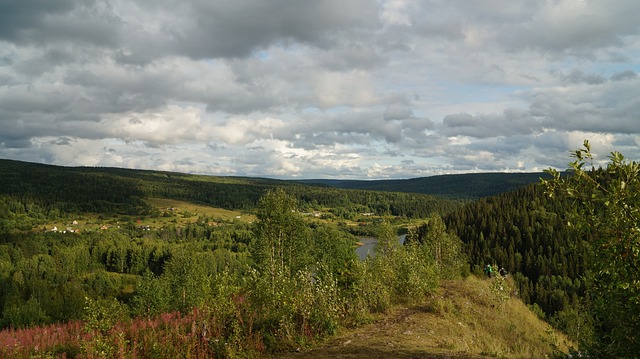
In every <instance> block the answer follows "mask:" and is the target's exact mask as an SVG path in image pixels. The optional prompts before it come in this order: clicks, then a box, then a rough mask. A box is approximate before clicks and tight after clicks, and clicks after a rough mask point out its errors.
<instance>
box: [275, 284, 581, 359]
mask: <svg viewBox="0 0 640 359" xmlns="http://www.w3.org/2000/svg"><path fill="white" fill-rule="evenodd" d="M508 286H509V284H507V283H506V282H505V286H504V287H503V289H505V288H507V287H508ZM505 294H506V293H505V292H504V291H500V290H499V287H495V282H494V280H492V279H491V280H490V279H486V278H477V277H474V276H470V277H468V278H466V279H460V280H449V281H443V282H442V283H441V285H440V288H439V290H438V292H437V293H436V294H435V295H433V296H431V298H429V299H428V300H427V301H425V302H424V303H423V304H422V305H418V306H410V307H403V306H400V307H395V308H394V309H393V310H391V311H389V312H388V313H387V314H384V315H380V316H379V317H378V318H377V319H376V320H374V321H373V322H372V323H369V324H365V325H362V326H360V327H357V328H351V329H343V330H341V331H340V332H339V333H338V334H337V335H336V336H335V337H332V338H330V339H328V340H327V341H325V342H323V343H321V344H320V345H318V346H317V347H314V348H311V349H309V350H306V351H302V352H299V353H285V354H282V355H277V356H275V358H278V359H294V358H304V359H316V358H318V359H319V358H328V357H330V358H352V359H358V358H367V359H370V358H468V359H476V358H495V357H500V358H540V357H549V356H552V355H554V354H559V353H560V352H563V353H566V352H568V350H569V348H571V347H574V346H575V345H574V344H573V343H572V342H571V341H570V340H568V339H567V338H566V336H565V335H563V334H561V333H559V332H558V331H556V330H554V329H552V328H551V326H550V325H549V324H548V323H546V322H544V321H542V320H541V319H539V318H538V317H537V316H536V315H535V314H533V313H532V312H531V311H530V310H529V309H528V308H527V306H526V305H525V304H524V303H523V302H522V301H521V300H520V299H518V298H517V297H515V296H511V297H510V296H509V295H508V294H507V295H506V296H505Z"/></svg>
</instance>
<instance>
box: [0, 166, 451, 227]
mask: <svg viewBox="0 0 640 359" xmlns="http://www.w3.org/2000/svg"><path fill="white" fill-rule="evenodd" d="M0 183H1V184H2V185H1V186H0V195H9V196H14V197H17V198H20V199H23V200H28V201H31V202H34V203H36V204H38V205H39V206H41V207H43V208H45V209H47V210H51V209H53V208H55V209H58V210H60V211H63V212H94V213H126V214H145V213H147V214H148V212H149V211H150V210H151V208H150V207H149V206H148V205H147V204H146V203H145V201H144V199H145V198H150V197H151V198H167V199H174V200H181V201H188V202H192V203H197V204H204V205H208V206H213V207H219V208H224V209H231V210H251V209H253V208H254V207H255V205H256V204H257V202H258V199H259V198H260V197H261V196H262V195H264V193H266V192H267V191H268V190H270V189H274V188H283V189H284V190H285V191H286V192H288V193H289V194H291V195H293V196H294V197H296V198H298V200H299V202H300V205H301V206H302V207H307V208H306V209H313V208H327V207H328V208H334V209H336V208H342V209H344V211H347V212H352V213H376V214H381V215H394V216H404V217H414V218H415V217H427V216H429V215H430V214H431V213H433V212H438V213H441V214H444V213H447V212H449V211H451V210H454V209H456V208H459V207H460V206H461V205H462V202H461V201H457V200H452V199H445V198H440V197H436V196H430V195H425V194H420V193H403V192H405V191H402V192H390V191H389V190H385V191H377V190H376V189H375V188H370V189H369V188H362V189H360V188H338V187H332V186H327V185H326V184H322V183H313V182H307V183H300V182H299V181H284V180H275V179H266V178H253V177H230V176H205V175H192V174H185V173H177V172H165V171H150V170H136V169H124V168H109V167H63V166H53V165H45V164H37V163H30V162H22V161H14V160H5V159H0ZM344 211H342V212H344ZM343 214H344V213H343ZM343 217H344V215H343Z"/></svg>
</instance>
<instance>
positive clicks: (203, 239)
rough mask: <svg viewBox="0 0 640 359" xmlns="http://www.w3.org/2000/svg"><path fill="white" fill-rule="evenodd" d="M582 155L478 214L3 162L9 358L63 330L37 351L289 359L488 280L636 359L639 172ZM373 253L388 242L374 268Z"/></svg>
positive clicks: (4, 313) (371, 196) (2, 320)
mask: <svg viewBox="0 0 640 359" xmlns="http://www.w3.org/2000/svg"><path fill="white" fill-rule="evenodd" d="M574 156H575V157H576V158H577V161H576V162H573V163H572V164H571V167H572V168H571V171H572V172H571V173H570V174H566V173H565V174H560V173H557V172H554V171H551V172H550V173H549V174H548V175H547V176H546V177H545V179H544V180H543V181H542V182H541V183H538V184H529V185H524V186H523V187H520V188H519V189H517V190H515V191H509V192H503V193H500V194H498V195H495V196H491V197H484V198H481V199H478V200H474V201H469V200H461V199H451V198H452V197H451V196H447V198H443V197H437V196H431V195H424V194H412V193H398V192H378V191H369V190H363V189H338V188H333V187H329V186H326V185H312V184H302V183H297V182H289V181H277V180H270V179H253V178H240V177H237V178H235V177H210V176H196V175H187V174H180V173H169V172H157V171H136V170H126V169H114V168H84V167H82V168H63V167H56V166H46V165H38V164H31V163H24V162H17V161H7V160H0V180H1V183H2V186H0V288H1V291H0V310H1V314H0V327H1V328H3V329H4V331H3V332H2V333H4V334H3V335H4V336H3V335H0V340H2V341H3V345H4V347H5V348H4V349H0V355H2V356H15V357H25V358H26V357H30V356H32V355H33V354H34V352H33V350H26V349H21V348H23V347H22V346H21V345H24V341H25V340H26V341H29V340H31V342H35V341H37V340H44V339H42V338H44V337H47V335H48V336H49V337H50V336H51V335H50V334H51V331H55V332H56V333H58V334H56V335H57V336H58V337H55V336H54V337H55V338H58V339H55V340H54V339H51V340H52V342H51V343H49V342H47V343H48V344H47V343H45V342H38V343H40V344H37V343H36V344H34V345H36V346H37V345H40V348H42V347H43V346H44V347H46V348H47V349H46V350H45V352H46V353H48V355H52V356H65V357H170V356H176V355H183V354H184V353H182V352H179V351H177V350H185V348H188V350H189V353H190V354H188V356H190V357H234V356H239V355H240V356H247V355H248V356H250V354H247V353H258V354H259V353H270V352H278V351H281V350H287V349H289V348H295V347H299V346H305V345H306V344H309V343H311V342H313V341H314V340H317V339H319V338H323V337H326V336H330V335H332V334H333V333H335V332H336V330H337V328H338V327H340V326H356V325H358V324H359V323H364V322H367V320H368V318H370V315H371V314H372V313H379V312H384V311H386V310H388V309H389V308H390V307H392V306H393V305H396V304H402V303H404V304H411V303H419V302H422V301H424V300H425V299H426V298H429V297H430V296H432V295H433V294H434V293H435V290H436V288H437V287H438V283H439V282H440V281H443V280H452V279H457V278H461V277H464V276H468V275H469V274H473V275H476V276H478V277H482V276H484V274H483V269H484V268H485V267H486V266H487V265H491V266H492V268H495V270H496V272H497V270H498V269H499V268H503V269H504V270H505V271H506V273H508V276H507V277H508V278H509V280H510V283H513V284H512V285H513V291H512V292H510V293H508V295H513V296H517V297H519V298H521V299H522V300H523V301H524V302H525V303H527V304H528V305H529V308H530V309H531V310H532V311H533V312H534V313H536V314H537V315H538V316H539V317H540V318H543V319H545V320H547V321H548V322H549V323H551V324H552V325H553V326H555V327H556V328H558V329H559V330H561V331H563V332H564V333H566V334H567V335H568V336H569V337H570V338H572V339H573V340H574V341H575V342H576V343H578V344H579V348H578V349H576V350H579V351H580V354H581V355H592V356H594V357H634V355H635V354H633V353H637V352H638V351H636V350H638V342H639V341H640V340H638V337H637V332H638V331H637V329H638V328H637V324H635V323H637V322H638V321H635V322H634V321H632V320H635V319H640V318H639V317H638V315H639V312H640V311H639V310H638V307H639V305H640V294H638V293H639V292H640V284H639V282H638V279H637V278H638V277H637V276H635V274H637V273H638V248H639V247H638V238H637V236H638V230H637V225H638V223H640V222H639V221H638V220H637V218H636V216H637V213H638V204H639V203H640V202H639V201H638V197H637V196H638V193H639V192H640V187H639V186H640V185H639V184H638V176H639V174H638V172H639V171H638V165H637V164H635V163H634V162H629V161H627V160H626V159H624V157H623V156H622V155H619V154H612V158H611V163H610V164H609V165H608V167H607V168H604V169H595V168H593V169H589V168H588V165H589V160H590V152H589V147H588V143H585V149H584V150H579V151H576V153H575V155H574ZM447 191H451V189H450V188H447ZM585 195H588V196H585ZM158 199H162V200H163V201H171V202H167V203H175V204H176V206H182V207H184V206H186V204H187V203H190V204H193V206H195V205H198V206H200V207H194V208H196V209H189V210H186V209H184V208H173V207H166V206H165V207H163V206H160V205H158V203H160V202H158ZM162 203H165V202H162ZM203 208H215V209H216V210H215V211H212V212H204V209H203ZM198 210H200V212H197V211H198ZM618 210H619V211H620V212H619V213H618V212H615V211H618ZM224 211H227V212H224ZM223 213H231V215H227V217H224V216H223ZM223 217H224V218H223ZM401 233H404V234H406V240H405V241H404V245H400V244H399V242H398V237H397V236H398V234H401ZM362 236H372V237H375V238H377V241H378V245H377V247H376V251H375V255H374V256H369V257H367V258H366V259H365V260H361V259H359V258H358V257H357V255H356V253H355V250H354V249H355V247H356V246H357V242H358V241H359V240H360V239H359V238H360V237H362ZM500 288H501V290H502V284H501V285H500ZM611 303H616V304H615V305H612V304H611ZM620 318H629V321H625V320H621V319H620ZM634 318H635V319H634ZM51 325H53V327H46V326H51ZM38 327H40V328H49V329H44V330H45V332H47V333H49V334H47V335H43V334H42V333H41V332H37V328H38ZM52 328H54V329H52ZM19 330H23V331H22V332H20V331H19ZM29 330H31V332H29ZM159 332H161V333H163V334H162V336H158V333H159ZM7 333H8V334H7ZM11 333H13V334H11ZM19 333H23V334H19ZM24 333H26V334H24ZM38 333H40V334H38ZM64 333H66V334H64ZM69 333H72V334H69ZM73 333H75V334H73ZM20 335H22V336H23V337H22V339H21V340H22V342H20V341H19V338H20ZM65 335H66V336H69V338H71V337H73V338H75V339H68V340H66V341H65V340H63V339H62V338H63V337H65ZM27 337H28V338H31V339H28V340H27V339H25V338H27ZM37 338H41V339H37ZM65 338H66V337H65ZM20 343H22V344H20ZM12 348H13V349H12ZM178 348H181V349H178ZM41 350H44V349H41ZM127 353H128V354H127Z"/></svg>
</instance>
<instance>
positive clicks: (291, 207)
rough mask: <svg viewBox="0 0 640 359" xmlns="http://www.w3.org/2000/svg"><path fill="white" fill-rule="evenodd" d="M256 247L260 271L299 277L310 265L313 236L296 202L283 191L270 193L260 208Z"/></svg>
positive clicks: (266, 195) (256, 261)
mask: <svg viewBox="0 0 640 359" xmlns="http://www.w3.org/2000/svg"><path fill="white" fill-rule="evenodd" d="M257 217H258V223H257V224H256V226H255V229H254V233H255V238H256V241H255V247H254V249H253V250H252V254H253V256H254V260H255V263H256V266H257V268H258V269H259V270H260V271H263V272H268V273H271V275H272V276H273V277H274V278H275V276H276V273H285V272H289V273H290V274H291V273H295V272H297V271H298V270H302V269H303V268H305V267H306V266H307V265H308V264H309V261H310V257H309V254H308V253H309V244H310V241H309V234H308V230H307V226H306V224H305V223H304V222H303V221H302V218H301V217H300V215H299V214H298V211H297V206H296V200H295V199H294V198H293V197H292V196H290V195H288V194H287V193H285V192H284V191H283V190H280V189H279V190H276V191H269V192H267V193H266V194H265V195H264V197H262V198H261V199H260V202H259V204H258V213H257Z"/></svg>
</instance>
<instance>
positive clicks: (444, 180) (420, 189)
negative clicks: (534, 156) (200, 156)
mask: <svg viewBox="0 0 640 359" xmlns="http://www.w3.org/2000/svg"><path fill="white" fill-rule="evenodd" d="M540 178H549V175H547V174H546V173H544V172H532V173H465V174H450V175H439V176H431V177H420V178H410V179H401V180H375V181H362V180H331V179H329V180H327V179H318V180H303V181H300V182H301V183H316V184H323V185H326V186H330V187H333V188H348V189H366V190H372V191H388V192H409V193H421V194H428V195H433V196H438V197H443V198H452V199H462V200H476V199H479V198H483V197H489V196H494V195H497V194H500V193H504V192H509V191H514V190H517V189H519V188H521V187H525V186H527V185H529V184H532V183H536V182H540Z"/></svg>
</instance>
